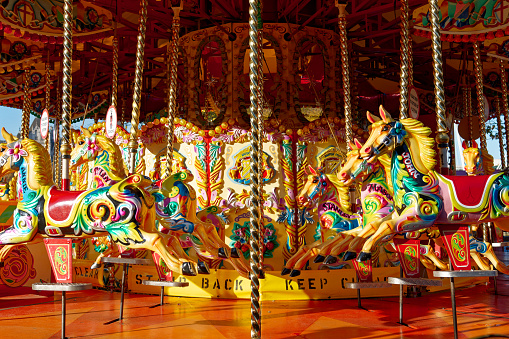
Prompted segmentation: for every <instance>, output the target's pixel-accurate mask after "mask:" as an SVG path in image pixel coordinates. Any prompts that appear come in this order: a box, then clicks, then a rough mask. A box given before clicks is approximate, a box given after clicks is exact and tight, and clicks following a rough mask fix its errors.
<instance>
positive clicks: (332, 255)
mask: <svg viewBox="0 0 509 339" xmlns="http://www.w3.org/2000/svg"><path fill="white" fill-rule="evenodd" d="M353 239H355V236H353V235H351V234H347V235H346V236H344V237H343V238H342V239H340V241H339V242H337V243H335V244H334V246H332V247H331V248H330V251H329V254H328V255H327V256H326V257H325V259H324V261H323V263H324V264H326V265H332V264H335V263H337V262H338V256H339V255H340V254H341V253H343V252H344V251H345V250H346V249H347V248H348V245H349V244H350V242H351V241H352V240H353Z"/></svg>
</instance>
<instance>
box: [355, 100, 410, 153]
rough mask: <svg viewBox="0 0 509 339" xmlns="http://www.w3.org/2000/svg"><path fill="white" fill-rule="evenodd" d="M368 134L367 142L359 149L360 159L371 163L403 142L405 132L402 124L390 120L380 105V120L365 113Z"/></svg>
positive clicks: (389, 116)
mask: <svg viewBox="0 0 509 339" xmlns="http://www.w3.org/2000/svg"><path fill="white" fill-rule="evenodd" d="M367 116H368V120H369V121H370V122H371V126H370V127H369V130H370V134H369V137H368V140H367V141H366V142H365V143H364V145H363V146H362V148H361V149H360V156H361V158H364V159H367V160H368V162H372V161H374V160H375V159H376V157H378V156H379V155H381V154H386V153H389V152H391V151H392V150H394V148H395V147H396V146H398V145H400V144H401V143H402V142H403V139H404V138H405V136H406V131H405V128H404V126H403V124H402V123H401V122H399V121H395V120H394V119H392V117H391V115H390V114H389V113H388V112H387V111H386V110H385V109H384V108H383V107H382V106H381V105H380V116H381V117H382V119H381V120H380V119H379V118H377V117H375V116H373V115H372V114H371V113H369V112H367Z"/></svg>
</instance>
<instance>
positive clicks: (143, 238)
mask: <svg viewBox="0 0 509 339" xmlns="http://www.w3.org/2000/svg"><path fill="white" fill-rule="evenodd" d="M2 135H3V137H4V138H5V139H6V140H7V143H8V144H7V146H6V147H1V148H0V177H2V176H4V175H6V174H9V173H13V172H16V171H17V172H18V173H17V175H18V204H17V208H16V210H15V211H14V215H13V219H14V224H13V225H12V226H10V227H8V228H7V229H5V230H3V231H2V232H0V245H4V246H3V247H2V249H1V250H0V260H3V258H4V257H5V256H6V255H7V254H8V252H9V251H10V249H12V248H13V247H15V246H18V245H20V244H27V243H31V242H34V241H40V240H41V239H42V238H44V237H70V238H85V237H92V236H94V234H96V233H98V232H108V233H109V235H110V236H111V238H112V240H113V241H114V242H116V243H120V244H122V245H124V246H126V247H129V248H144V249H149V250H152V251H154V252H156V253H158V254H159V255H160V256H161V257H162V258H163V260H164V261H165V263H166V264H167V266H168V267H169V268H170V269H172V270H175V271H177V272H180V273H182V274H184V275H196V270H195V265H196V263H194V262H193V261H192V259H191V258H189V257H188V256H187V255H186V253H185V252H184V250H183V249H182V247H181V246H180V242H179V241H178V239H177V238H175V237H171V236H167V235H161V234H159V233H158V232H157V230H155V226H154V225H155V210H154V208H153V206H154V198H153V197H152V196H151V195H150V194H147V193H146V192H145V191H144V190H143V189H142V188H141V186H143V185H146V184H147V183H146V180H145V179H144V178H143V177H142V176H140V175H138V174H136V175H132V176H129V177H127V178H125V179H124V180H122V181H120V182H118V183H116V184H114V185H113V186H106V187H102V188H98V189H93V190H89V191H61V190H59V189H58V188H57V187H56V186H55V184H54V182H53V178H52V176H51V174H52V171H51V161H50V157H49V154H48V151H47V150H46V149H45V148H44V147H43V146H42V145H41V144H39V143H38V142H36V141H34V140H31V139H22V140H15V139H14V138H13V136H12V135H11V134H9V133H7V132H6V131H5V129H2ZM169 249H171V252H173V253H175V254H176V255H177V256H178V258H179V259H177V258H175V257H174V256H173V255H172V254H171V253H170V251H169Z"/></svg>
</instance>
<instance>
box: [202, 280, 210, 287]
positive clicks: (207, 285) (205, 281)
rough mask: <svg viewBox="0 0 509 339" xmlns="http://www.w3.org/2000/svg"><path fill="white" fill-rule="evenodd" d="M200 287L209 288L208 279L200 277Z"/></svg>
mask: <svg viewBox="0 0 509 339" xmlns="http://www.w3.org/2000/svg"><path fill="white" fill-rule="evenodd" d="M201 288H209V279H208V278H201Z"/></svg>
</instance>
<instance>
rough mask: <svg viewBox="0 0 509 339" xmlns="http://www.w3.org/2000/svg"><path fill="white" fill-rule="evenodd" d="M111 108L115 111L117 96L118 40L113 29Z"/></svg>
mask: <svg viewBox="0 0 509 339" xmlns="http://www.w3.org/2000/svg"><path fill="white" fill-rule="evenodd" d="M111 81H112V84H111V106H113V107H115V109H117V95H118V38H117V30H116V29H115V37H114V38H113V74H112V77H111Z"/></svg>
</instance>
